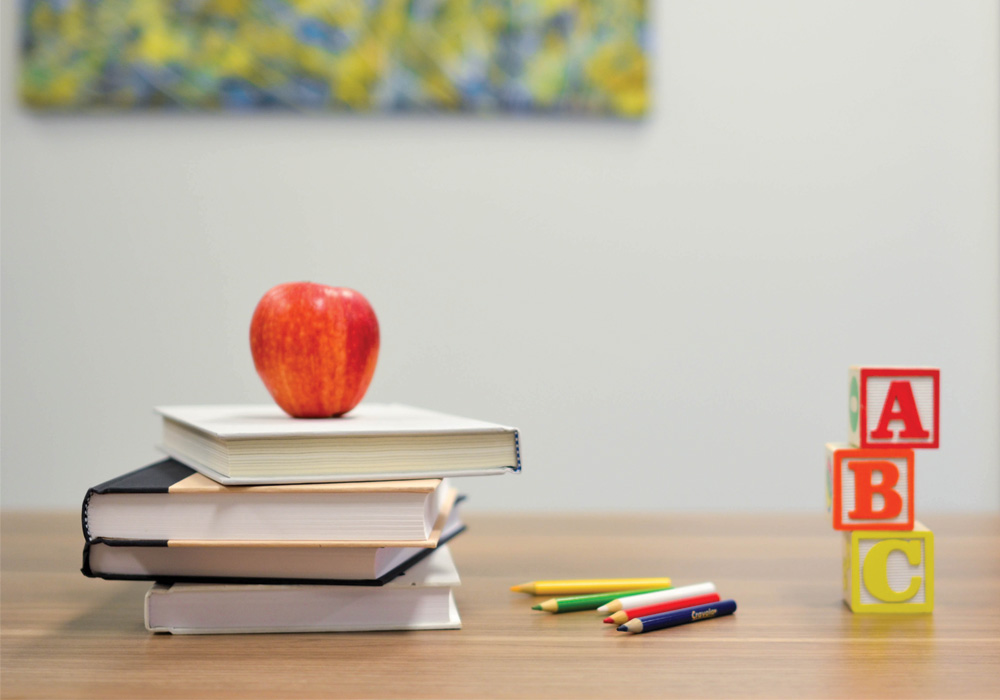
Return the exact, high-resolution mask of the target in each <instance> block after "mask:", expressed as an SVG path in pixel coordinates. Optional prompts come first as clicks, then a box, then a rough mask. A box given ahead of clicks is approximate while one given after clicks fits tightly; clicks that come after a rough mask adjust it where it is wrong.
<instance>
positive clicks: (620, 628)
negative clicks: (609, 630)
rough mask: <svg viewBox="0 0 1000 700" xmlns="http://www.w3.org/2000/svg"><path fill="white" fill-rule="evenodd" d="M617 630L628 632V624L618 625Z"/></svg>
mask: <svg viewBox="0 0 1000 700" xmlns="http://www.w3.org/2000/svg"><path fill="white" fill-rule="evenodd" d="M618 631H619V632H628V625H618Z"/></svg>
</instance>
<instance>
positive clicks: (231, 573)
mask: <svg viewBox="0 0 1000 700" xmlns="http://www.w3.org/2000/svg"><path fill="white" fill-rule="evenodd" d="M461 500H462V497H461V496H460V497H459V499H458V501H461ZM464 531H465V525H464V524H463V523H462V520H461V518H460V517H459V509H458V506H457V502H456V506H455V507H454V508H452V511H451V515H450V516H449V517H448V520H447V522H446V523H445V526H444V528H443V530H442V532H441V538H440V540H438V543H437V544H438V546H439V547H440V546H441V545H443V544H445V543H447V542H449V541H450V540H451V539H452V538H454V537H457V536H458V535H459V534H461V533H462V532H464ZM433 552H434V549H432V548H430V547H294V546H293V547H254V546H237V547H225V546H223V547H177V546H170V542H169V541H168V540H163V541H159V542H135V541H133V540H115V539H99V540H96V541H95V542H93V543H89V542H88V543H86V544H85V545H84V548H83V568H82V572H83V574H84V576H89V577H91V578H103V579H108V580H127V581H159V582H161V583H231V584H232V583H257V584H273V585H279V584H298V583H312V584H322V585H351V586H382V585H385V584H386V583H388V582H389V581H392V580H393V579H395V578H397V577H398V576H400V575H402V574H404V573H405V572H406V571H407V570H409V569H410V568H411V567H413V566H415V565H416V564H417V563H418V562H420V561H422V560H423V559H424V558H425V557H427V556H429V555H430V554H432V553H433Z"/></svg>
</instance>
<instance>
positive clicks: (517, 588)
mask: <svg viewBox="0 0 1000 700" xmlns="http://www.w3.org/2000/svg"><path fill="white" fill-rule="evenodd" d="M522 585H524V584H518V585H516V586H511V587H510V590H512V591H514V592H515V593H520V592H521V586H522Z"/></svg>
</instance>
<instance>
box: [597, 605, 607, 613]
mask: <svg viewBox="0 0 1000 700" xmlns="http://www.w3.org/2000/svg"><path fill="white" fill-rule="evenodd" d="M597 612H599V613H606V612H609V610H608V606H607V605H602V606H601V607H599V608H598V609H597Z"/></svg>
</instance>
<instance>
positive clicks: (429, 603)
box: [146, 546, 462, 634]
mask: <svg viewBox="0 0 1000 700" xmlns="http://www.w3.org/2000/svg"><path fill="white" fill-rule="evenodd" d="M459 583H460V580H459V577H458V570H457V569H456V568H455V562H454V560H452V558H451V552H450V551H449V549H448V547H447V546H441V547H438V548H437V549H436V550H434V553H433V554H431V555H430V556H428V557H427V558H425V559H424V560H423V561H421V562H420V563H418V564H416V565H415V566H413V567H412V568H411V569H409V570H408V571H406V573H404V574H402V575H401V576H399V577H398V578H396V579H394V580H392V581H390V582H389V583H387V584H386V585H384V586H379V587H373V586H323V585H283V586H267V585H255V584H244V585H221V584H204V583H175V584H162V583H157V584H154V585H153V587H152V588H150V589H149V592H148V593H146V628H147V629H148V630H150V631H151V632H170V633H172V634H252V633H277V632H363V631H374V630H429V629H459V628H461V626H462V620H461V618H459V616H458V608H456V606H455V597H454V595H453V593H452V588H453V587H455V586H457V585H459Z"/></svg>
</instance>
